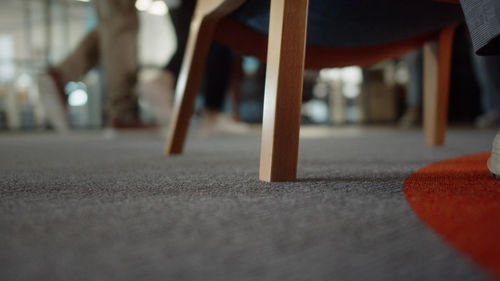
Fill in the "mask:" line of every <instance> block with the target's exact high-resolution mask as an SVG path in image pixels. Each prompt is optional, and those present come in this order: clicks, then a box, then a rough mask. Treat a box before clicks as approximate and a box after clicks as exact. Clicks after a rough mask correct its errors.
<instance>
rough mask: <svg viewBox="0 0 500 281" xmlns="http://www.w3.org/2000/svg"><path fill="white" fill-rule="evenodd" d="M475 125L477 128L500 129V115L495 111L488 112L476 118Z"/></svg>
mask: <svg viewBox="0 0 500 281" xmlns="http://www.w3.org/2000/svg"><path fill="white" fill-rule="evenodd" d="M475 125H476V127H477V128H480V129H485V128H498V126H499V125H500V114H498V113H497V112H495V111H491V112H487V113H484V114H482V115H479V116H478V117H477V118H476V121H475Z"/></svg>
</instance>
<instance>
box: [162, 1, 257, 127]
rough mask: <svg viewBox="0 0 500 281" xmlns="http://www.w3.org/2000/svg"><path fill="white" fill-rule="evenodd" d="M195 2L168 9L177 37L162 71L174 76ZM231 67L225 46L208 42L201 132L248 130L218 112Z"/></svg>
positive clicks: (180, 58) (224, 95) (177, 72)
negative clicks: (169, 57)
mask: <svg viewBox="0 0 500 281" xmlns="http://www.w3.org/2000/svg"><path fill="white" fill-rule="evenodd" d="M195 5H196V1H194V0H186V1H182V2H181V6H180V7H179V8H177V9H173V10H172V11H171V12H170V17H171V20H172V23H173V25H174V30H175V33H176V36H177V49H176V51H175V53H174V56H173V57H172V59H171V60H170V62H169V63H168V64H167V65H166V66H165V70H166V71H167V72H169V73H170V74H171V75H173V76H174V80H176V79H177V75H178V74H179V72H180V68H181V65H182V60H183V57H184V50H185V49H186V43H187V38H188V35H189V26H190V23H191V18H192V16H193V12H194V8H195ZM231 66H232V54H231V51H230V50H229V49H227V48H226V47H224V46H222V45H219V44H217V43H212V45H211V47H210V51H209V53H208V56H207V65H206V68H205V75H204V80H203V83H202V89H203V94H204V107H205V109H204V110H203V112H202V118H203V123H202V129H201V133H202V134H212V133H230V134H232V133H237V134H239V133H244V132H246V131H247V130H248V128H247V127H246V126H245V125H242V124H237V123H236V122H234V121H233V120H232V119H230V118H227V117H226V116H225V115H223V114H222V109H223V105H224V101H225V97H226V94H227V91H228V87H229V79H230V73H231Z"/></svg>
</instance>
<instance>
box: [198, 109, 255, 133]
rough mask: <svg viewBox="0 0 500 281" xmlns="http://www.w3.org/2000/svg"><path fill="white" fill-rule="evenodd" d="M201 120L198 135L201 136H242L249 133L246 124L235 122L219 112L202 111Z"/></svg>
mask: <svg viewBox="0 0 500 281" xmlns="http://www.w3.org/2000/svg"><path fill="white" fill-rule="evenodd" d="M201 118H202V120H201V128H200V130H199V134H200V135H202V136H211V135H244V134H247V133H248V132H250V127H249V126H248V125H247V124H245V123H242V122H236V121H234V120H233V119H232V118H231V117H230V116H227V115H225V114H224V113H222V112H219V111H211V110H203V111H202V113H201Z"/></svg>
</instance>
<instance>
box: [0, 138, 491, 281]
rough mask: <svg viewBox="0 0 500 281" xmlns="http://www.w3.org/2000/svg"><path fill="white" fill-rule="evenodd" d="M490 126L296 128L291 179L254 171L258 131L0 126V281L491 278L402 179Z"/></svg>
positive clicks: (475, 142) (475, 143) (460, 149)
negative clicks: (65, 131) (412, 202)
mask: <svg viewBox="0 0 500 281" xmlns="http://www.w3.org/2000/svg"><path fill="white" fill-rule="evenodd" d="M494 134H495V131H474V130H451V131H450V132H449V134H448V139H447V145H446V146H445V147H442V148H437V149H436V148H429V147H426V146H425V145H424V144H423V141H422V135H421V132H420V131H399V130H390V129H383V130H376V129H349V128H348V129H329V130H322V129H306V130H304V136H303V138H302V139H301V146H300V158H299V162H300V163H299V174H298V176H299V180H298V181H297V182H289V183H272V184H271V183H264V182H260V181H258V179H257V177H258V164H259V147H260V137H259V134H257V133H254V134H250V135H248V136H239V137H235V136H232V137H227V136H226V137H222V136H218V137H192V136H190V138H189V142H188V144H187V146H186V152H185V154H184V155H182V156H177V157H164V156H163V155H162V149H163V139H162V138H160V137H158V136H156V135H153V134H128V135H122V136H120V137H119V138H117V139H115V140H109V139H106V138H103V137H102V134H101V133H98V132H80V133H75V134H74V135H70V136H65V137H61V136H56V135H51V134H38V135H37V134H32V133H17V134H12V133H9V134H3V135H0V156H1V157H0V176H1V182H0V280H489V278H490V277H489V276H488V275H487V273H485V272H484V271H483V270H482V269H481V268H479V267H478V266H476V265H475V264H474V262H472V261H471V260H469V258H468V257H466V256H463V255H462V254H460V253H458V252H457V251H455V250H454V249H453V248H452V247H451V246H449V245H448V244H447V243H446V242H444V241H443V240H441V238H439V237H438V236H437V235H436V234H435V233H434V232H433V231H432V230H431V229H429V228H428V227H427V226H426V225H425V224H423V223H422V222H421V221H419V219H418V218H417V217H416V215H415V214H414V213H413V212H412V210H411V209H410V207H409V206H408V204H407V202H406V200H405V198H404V194H403V192H402V189H403V181H404V180H405V178H406V177H407V176H408V175H409V174H411V172H413V171H415V170H417V169H418V168H420V167H422V166H424V165H426V164H429V163H432V162H434V161H437V160H441V159H445V158H449V157H454V156H460V155H463V154H469V153H476V152H482V151H487V150H489V148H490V145H491V141H492V138H493V137H494Z"/></svg>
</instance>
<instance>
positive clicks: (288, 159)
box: [260, 0, 309, 181]
mask: <svg viewBox="0 0 500 281" xmlns="http://www.w3.org/2000/svg"><path fill="white" fill-rule="evenodd" d="M308 4H309V1H308V0H293V1H289V0H272V1H271V11H270V22H269V43H268V48H267V50H268V53H267V72H266V87H265V94H264V117H263V124H262V144H261V154H260V179H261V180H263V181H293V180H295V179H296V174H297V158H298V148H299V130H300V108H301V103H302V84H303V73H304V60H305V45H306V31H307V11H308Z"/></svg>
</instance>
